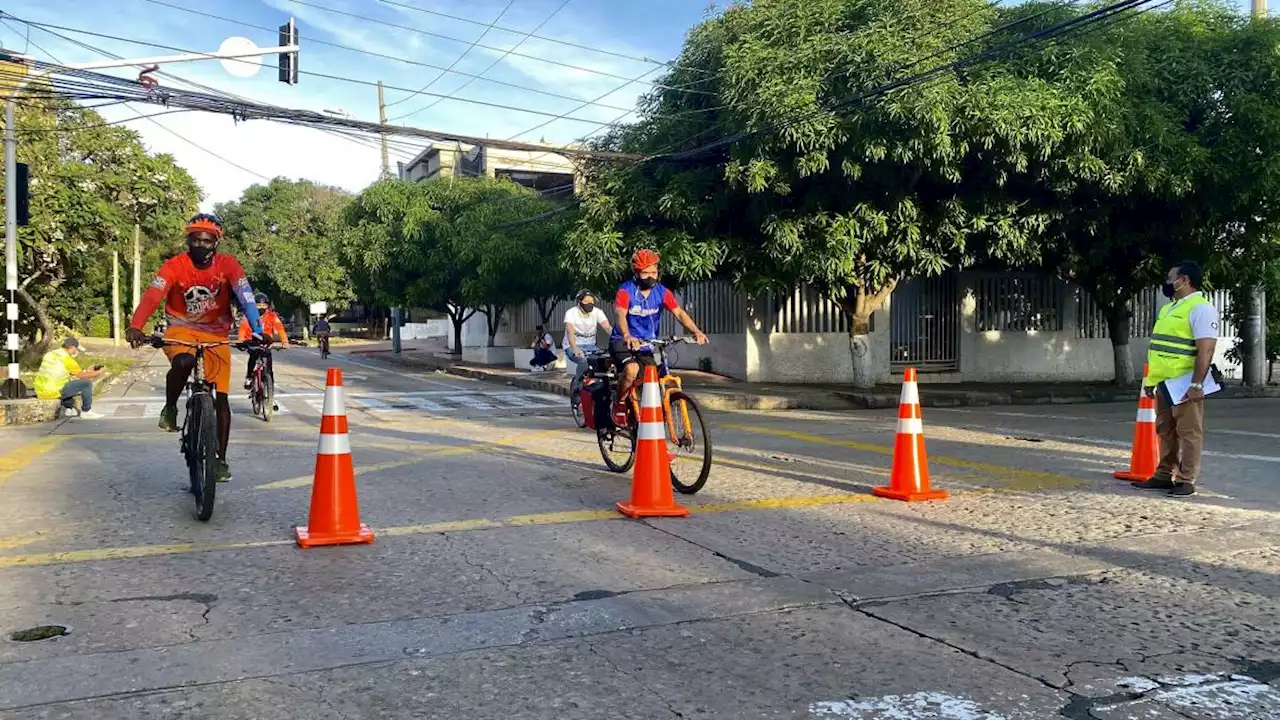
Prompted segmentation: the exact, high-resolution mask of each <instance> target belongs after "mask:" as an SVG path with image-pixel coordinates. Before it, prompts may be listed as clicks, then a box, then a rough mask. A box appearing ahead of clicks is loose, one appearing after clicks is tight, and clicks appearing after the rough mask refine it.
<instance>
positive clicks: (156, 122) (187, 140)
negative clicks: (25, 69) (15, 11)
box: [0, 13, 271, 182]
mask: <svg viewBox="0 0 1280 720" xmlns="http://www.w3.org/2000/svg"><path fill="white" fill-rule="evenodd" d="M5 15H7V13H6V14H5ZM7 16H8V17H13V16H12V15H7ZM14 19H15V20H16V19H17V18H14ZM0 22H4V20H3V17H0ZM4 26H5V27H7V28H10V29H12V27H11V26H10V25H9V23H7V22H6V23H4ZM28 27H30V25H28ZM28 41H29V42H31V41H30V38H28ZM31 45H32V46H33V47H35V48H36V49H37V50H39V51H40V52H42V53H44V54H45V55H48V56H49V57H51V58H53V59H54V60H55V61H58V62H59V63H61V61H59V60H58V58H57V57H56V56H54V54H53V53H51V52H49V51H48V50H45V49H44V48H42V47H40V46H39V45H37V44H36V43H35V42H31ZM121 101H122V102H124V103H125V107H126V108H128V110H129V112H131V113H133V114H135V115H137V116H138V117H137V118H131V119H135V120H146V121H147V122H149V123H151V124H152V125H155V126H156V127H158V128H160V129H161V130H164V131H165V132H167V133H169V134H170V135H172V136H174V137H176V138H178V139H179V140H181V141H183V142H185V143H187V144H188V145H190V146H191V147H194V148H196V149H197V150H200V151H202V152H205V153H207V154H209V155H212V156H213V157H215V158H217V159H219V160H221V161H222V162H224V163H226V164H228V165H230V166H231V167H234V168H237V169H239V170H242V171H244V172H247V173H249V174H250V175H253V176H254V177H258V178H262V179H263V180H266V181H268V182H270V181H271V178H269V177H267V176H266V175H263V174H262V173H259V172H256V171H254V170H250V169H249V168H247V167H245V166H243V165H241V164H240V163H237V162H235V161H234V160H231V159H230V158H227V157H224V156H222V155H219V154H218V153H216V152H214V151H212V150H210V149H209V148H207V147H205V146H203V145H201V144H199V143H197V142H196V141H194V140H192V139H191V138H189V137H187V136H185V135H183V134H181V133H179V132H177V131H176V130H173V129H172V128H169V127H168V126H166V125H164V124H163V123H161V122H160V121H159V120H156V119H155V118H154V117H152V116H149V115H146V114H145V113H141V112H138V111H137V110H136V109H134V108H132V107H130V106H129V105H128V101H127V100H124V99H123V98H121Z"/></svg>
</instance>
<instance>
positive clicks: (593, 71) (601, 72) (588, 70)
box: [289, 0, 711, 95]
mask: <svg viewBox="0 0 1280 720" xmlns="http://www.w3.org/2000/svg"><path fill="white" fill-rule="evenodd" d="M289 2H292V3H296V4H298V5H302V6H304V7H310V8H315V9H316V10H323V11H324V12H329V13H334V14H337V15H343V16H346V17H349V18H353V19H356V20H363V21H364V22H369V23H374V24H377V25H384V26H386V27H393V28H396V29H397V30H404V31H406V32H411V33H417V34H419V35H425V36H427V37H434V38H440V39H441V40H449V41H451V42H456V43H462V44H463V45H469V44H471V43H470V41H468V40H460V39H458V38H455V37H450V36H448V35H441V34H440V33H434V32H431V31H429V30H423V29H421V28H415V27H412V26H409V25H399V24H397V23H393V22H388V21H386V20H379V19H377V18H371V17H369V16H367V15H360V14H359V13H353V12H347V11H346V10H339V9H337V8H331V7H325V6H324V5H316V4H315V3H311V2H307V1H306V0H289ZM476 47H478V48H481V49H484V50H489V51H492V52H496V53H501V52H506V51H505V50H504V49H503V48H499V47H493V46H491V45H480V44H479V43H477V44H476ZM511 54H512V55H514V56H516V57H522V58H525V59H526V60H535V61H537V62H541V63H547V64H548V65H558V66H560V67H564V68H569V69H571V70H578V71H580V72H585V73H590V74H592V75H600V76H603V77H611V78H614V79H617V80H626V79H627V77H626V76H624V75H617V74H614V73H611V72H606V71H604V70H597V69H595V68H589V67H582V66H581V65H574V64H572V63H565V62H560V61H559V60H551V59H549V58H544V57H538V56H536V55H528V54H525V53H518V52H513V53H511ZM645 84H647V85H652V86H653V87H660V88H664V89H667V90H678V91H680V92H688V93H694V94H701V95H710V94H711V93H707V92H705V91H702V90H687V89H683V88H680V87H678V86H672V85H663V84H662V83H657V82H647V83H645Z"/></svg>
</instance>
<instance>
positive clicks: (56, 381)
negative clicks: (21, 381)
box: [35, 348, 80, 400]
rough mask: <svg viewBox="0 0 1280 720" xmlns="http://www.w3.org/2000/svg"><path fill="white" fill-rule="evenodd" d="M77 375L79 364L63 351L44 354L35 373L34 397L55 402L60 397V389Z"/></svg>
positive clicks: (60, 349) (59, 349) (61, 349)
mask: <svg viewBox="0 0 1280 720" xmlns="http://www.w3.org/2000/svg"><path fill="white" fill-rule="evenodd" d="M79 374H80V364H79V363H77V362H76V361H75V360H74V359H73V358H72V357H71V353H69V352H67V351H66V350H65V349H63V348H58V349H57V350H51V351H49V352H47V353H45V355H44V359H43V360H41V361H40V370H39V371H37V372H36V381H35V390H36V397H38V398H40V399H41V400H57V399H58V398H59V397H61V396H62V387H63V386H64V385H66V384H67V383H68V382H70V381H71V376H72V375H79Z"/></svg>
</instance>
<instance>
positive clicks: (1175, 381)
mask: <svg viewBox="0 0 1280 720" xmlns="http://www.w3.org/2000/svg"><path fill="white" fill-rule="evenodd" d="M1193 375H1195V371H1194V370H1192V371H1191V372H1189V373H1187V374H1186V375H1179V376H1178V377H1176V378H1169V379H1168V380H1164V381H1162V382H1161V383H1160V384H1159V385H1158V386H1157V388H1158V389H1159V391H1160V394H1161V395H1162V396H1163V398H1164V401H1165V403H1166V404H1168V405H1169V406H1173V405H1181V404H1182V402H1183V400H1182V399H1183V398H1184V397H1186V395H1187V391H1188V390H1190V389H1191V377H1192V376H1193ZM1221 391H1222V372H1221V371H1219V370H1218V366H1217V365H1210V366H1209V374H1208V375H1205V377H1204V396H1205V397H1209V396H1210V395H1213V394H1214V393H1217V392H1221Z"/></svg>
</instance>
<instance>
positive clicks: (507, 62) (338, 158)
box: [0, 0, 707, 206]
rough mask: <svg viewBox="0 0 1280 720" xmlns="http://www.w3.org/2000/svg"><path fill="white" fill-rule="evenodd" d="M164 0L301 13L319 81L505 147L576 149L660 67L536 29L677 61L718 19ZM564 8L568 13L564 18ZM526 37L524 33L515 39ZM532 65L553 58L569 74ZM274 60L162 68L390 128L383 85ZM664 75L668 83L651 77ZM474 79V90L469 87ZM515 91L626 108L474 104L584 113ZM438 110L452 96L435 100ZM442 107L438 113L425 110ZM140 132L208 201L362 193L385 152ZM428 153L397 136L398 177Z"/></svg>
mask: <svg viewBox="0 0 1280 720" xmlns="http://www.w3.org/2000/svg"><path fill="white" fill-rule="evenodd" d="M163 1H164V2H166V3H168V4H170V5H177V6H180V7H185V8H189V9H193V10H199V11H201V12H205V13H208V14H212V15H220V16H224V17H226V18H229V19H233V20H236V21H241V22H243V23H248V24H250V25H258V26H262V27H268V28H275V27H277V26H279V25H281V24H283V23H284V22H285V21H287V20H288V19H289V17H293V18H295V19H296V21H297V23H298V26H299V32H300V34H301V38H302V40H301V44H302V48H303V50H302V57H301V63H300V67H301V68H302V69H303V70H304V72H305V71H312V72H317V73H324V74H327V75H333V76H339V77H345V78H351V79H354V80H358V81H362V82H365V83H372V82H374V81H377V80H381V81H383V83H384V84H385V85H386V86H387V91H386V101H387V104H388V106H389V107H388V117H389V118H396V117H398V116H402V115H407V114H409V113H413V114H411V115H408V117H403V118H402V119H400V120H396V121H395V122H396V123H398V124H407V125H413V126H416V127H421V128H429V129H436V130H443V131H447V132H455V133H462V134H468V135H477V136H490V137H495V138H499V137H500V138H507V137H512V136H515V135H517V134H520V133H524V134H520V135H519V137H520V139H523V140H529V141H539V140H543V139H545V140H546V141H547V142H549V143H565V142H570V141H573V140H575V139H578V138H580V137H582V136H584V135H586V134H589V133H592V132H596V131H598V130H599V129H600V127H601V125H600V123H606V122H611V121H614V120H615V119H616V118H618V116H620V115H622V114H623V112H624V111H625V110H626V109H629V108H631V107H633V106H634V103H635V101H636V98H637V96H638V95H639V94H641V93H642V92H644V91H645V90H647V89H648V88H649V86H648V85H647V84H645V83H643V82H632V83H628V82H627V80H626V79H619V78H618V77H611V76H621V77H622V78H627V79H630V78H635V77H637V76H640V75H642V74H644V73H645V72H646V71H649V70H656V69H657V67H658V66H657V65H655V64H654V63H649V62H643V61H638V60H630V59H624V58H620V57H617V56H614V55H608V54H604V53H599V52H593V51H591V50H585V49H581V48H577V47H572V46H569V45H564V44H560V43H556V42H552V41H548V40H542V39H537V38H530V37H527V35H526V34H525V33H528V32H530V31H532V30H533V29H534V28H535V27H537V26H538V25H539V24H541V23H543V22H544V21H545V25H543V26H542V28H541V29H540V30H538V32H537V35H540V36H545V37H548V38H553V39H555V40H564V41H567V42H570V43H575V44H578V45H582V46H587V47H591V48H599V49H603V50H608V51H611V52H614V53H620V54H623V55H629V56H635V57H648V58H654V59H658V60H668V59H670V58H672V57H674V56H675V55H676V53H678V52H679V49H680V46H681V43H682V40H683V37H684V33H685V32H686V31H687V30H688V28H690V27H691V26H692V25H694V24H696V23H697V22H698V21H699V20H700V19H701V18H702V17H703V15H704V13H705V12H706V10H707V5H706V4H704V3H701V2H697V1H696V0H647V1H646V2H643V3H632V2H621V1H618V0H569V2H568V3H565V2H564V0H510V1H509V0H471V1H470V2H460V1H457V0H394V2H396V3H399V4H400V5H410V6H413V7H417V8H425V9H429V10H433V11H436V12H439V13H445V14H449V15H454V16H457V17H461V18H467V19H471V20H472V21H473V22H471V23H468V22H461V21H458V20H452V19H448V18H445V17H441V16H438V15H431V14H426V13H423V12H419V11H415V10H413V9H410V8H405V7H400V6H397V5H392V4H388V3H384V2H380V1H379V0H302V2H305V3H306V5H304V4H300V3H299V2H294V1H293V0H163ZM104 4H109V5H110V6H111V7H110V11H108V12H103V5H104ZM308 5H310V6H320V7H326V8H333V9H337V10H342V11H344V12H348V13H352V14H355V15H360V16H364V17H367V18H370V19H373V20H382V21H385V22H388V23H393V24H395V25H400V26H404V27H406V28H415V29H419V30H422V31H425V32H429V33H434V34H436V35H439V36H446V37H449V38H457V39H458V40H462V41H465V42H456V41H452V40H447V39H444V38H442V37H434V36H430V35H427V34H424V33H420V32H413V31H410V30H406V29H398V28H393V27H388V26H386V25H380V24H377V23H374V22H370V21H367V20H361V19H356V18H353V17H350V16H344V15H341V14H338V13H333V12H326V11H325V10H321V9H317V7H308ZM562 5H563V7H561V6H562ZM557 8H560V9H559V11H558V12H555V14H554V16H553V15H552V13H553V12H554V11H556V10H557ZM7 9H8V12H10V13H11V14H13V15H16V16H17V17H20V18H22V19H26V20H32V21H35V22H44V23H53V24H57V25H62V26H66V27H74V28H81V29H90V30H93V31H94V32H97V33H102V34H106V35H115V36H119V37H122V38H132V39H136V40H139V41H146V42H155V43H161V44H164V45H171V46H176V47H182V48H187V49H192V50H198V51H212V50H215V49H216V48H217V47H218V45H219V44H220V43H221V42H222V41H223V40H224V39H225V38H226V37H229V36H233V35H239V36H244V37H247V38H249V39H250V40H252V41H254V42H255V43H256V44H258V45H259V46H261V47H268V46H273V45H275V44H276V37H275V33H274V32H264V31H262V30H258V29H254V28H251V27H247V26H245V25H238V24H234V23H228V22H223V21H220V20H213V19H209V18H206V17H200V16H197V15H194V14H191V13H187V12H183V11H181V10H178V9H174V8H170V7H164V6H162V5H158V4H154V3H151V2H147V0H107V2H104V3H100V2H94V1H93V0H88V1H85V0H77V1H70V0H40V2H35V1H33V0H24V1H22V2H17V3H15V4H11V5H9V6H8V8H7ZM504 10H505V12H504ZM548 18H550V19H549V20H548ZM495 20H496V23H494V24H495V27H494V29H489V30H488V31H487V32H486V27H485V25H487V24H488V23H493V22H494V21H495ZM8 22H9V24H10V25H11V26H13V28H14V29H10V28H9V27H4V26H0V42H3V44H4V45H5V46H6V47H8V48H11V49H17V50H19V51H24V50H25V51H27V52H29V53H31V54H33V55H35V56H37V57H39V58H41V59H50V58H49V54H52V55H53V56H55V57H56V58H58V59H59V60H60V61H62V62H68V63H70V62H82V61H87V60H98V59H102V56H100V55H97V54H96V53H94V52H93V51H91V50H88V49H85V48H81V47H77V46H75V45H72V44H70V43H67V42H65V41H63V40H61V39H58V38H55V37H53V36H51V35H49V34H47V33H45V32H43V31H40V30H32V32H31V37H30V40H31V41H32V42H33V43H35V44H37V45H39V46H40V47H41V48H43V51H42V50H41V49H38V48H36V47H35V46H34V45H32V46H30V48H29V49H28V45H27V38H26V37H25V36H24V35H22V34H20V33H18V32H15V31H14V30H15V29H20V28H21V25H19V24H15V23H14V22H13V21H8ZM476 23H480V24H476ZM500 28H501V29H500ZM513 30H514V31H516V32H511V31H513ZM63 34H66V35H69V36H71V37H77V38H79V39H81V40H83V41H85V42H87V43H89V44H91V45H94V46H96V47H99V48H102V49H105V50H108V51H111V52H113V53H116V54H118V55H124V56H127V57H139V56H146V55H165V54H172V53H171V51H168V50H163V49H158V48H155V47H149V46H147V45H145V44H140V43H130V42H121V41H116V40H107V39H103V38H95V37H88V36H82V35H76V34H74V33H63ZM482 35H483V38H482ZM481 38H482V39H481ZM314 40H324V41H328V42H332V43H337V44H340V45H346V46H350V47H355V48H361V49H364V50H369V51H372V52H376V53H382V54H384V55H390V56H393V57H397V58H403V59H407V60H412V61H415V62H419V63H426V64H432V65H436V66H440V67H442V68H443V67H449V66H451V65H453V66H454V67H453V69H454V70H457V71H461V72H463V73H470V74H473V75H474V74H483V78H487V79H492V80H498V81H502V82H504V83H509V85H499V84H495V83H491V82H486V80H485V79H472V78H470V77H468V76H466V75H461V74H455V73H445V74H441V72H440V71H439V70H436V69H431V68H428V67H422V66H415V65H411V64H408V63H404V62H398V61H396V60H391V59H386V58H379V57H373V56H370V55H365V54H360V53H354V52H349V51H346V50H341V49H337V48H333V47H329V46H325V45H321V44H319V43H316V42H309V41H314ZM477 40H479V44H480V45H486V46H489V47H490V48H493V49H484V48H480V47H477V48H473V49H472V50H470V52H467V53H466V55H465V56H464V55H463V53H464V51H466V50H467V48H468V43H470V42H473V41H477ZM517 43H520V44H519V46H518V47H516V48H515V53H516V54H512V55H508V56H506V57H503V52H501V51H505V50H507V49H510V48H513V47H515V46H516V44H517ZM521 55H524V56H531V57H522V56H521ZM532 58H547V59H551V60H555V61H557V62H559V63H564V65H556V64H551V63H546V62H540V61H538V60H536V59H532ZM267 61H268V62H270V63H272V65H273V67H270V68H262V69H261V70H260V71H259V72H258V74H257V75H256V76H255V77H253V78H250V79H243V78H237V77H234V76H232V75H230V74H228V73H227V72H226V71H225V70H224V69H223V68H222V67H221V66H220V65H219V63H217V62H216V61H214V62H207V61H206V62H197V63H189V64H174V65H168V66H165V67H164V68H162V69H163V70H166V71H168V72H171V73H173V74H175V75H179V76H181V77H183V78H186V79H190V80H193V81H196V82H200V83H203V84H205V85H210V86H213V87H216V88H219V89H221V90H225V91H228V92H233V93H235V94H238V95H243V96H247V97H250V98H254V99H257V100H262V101H266V102H271V103H274V104H278V105H284V106H288V107H296V108H307V109H311V110H324V109H336V108H341V109H345V110H347V111H349V112H350V113H352V114H353V115H355V116H356V117H358V118H360V119H362V120H369V121H376V120H377V117H378V112H377V91H376V89H375V88H374V87H372V86H370V85H365V84H359V83H353V82H344V81H340V80H334V79H326V78H320V77H316V76H311V75H306V74H304V75H303V76H302V78H301V80H300V82H299V84H297V85H295V86H288V85H284V84H281V83H279V82H277V80H276V71H275V68H274V63H275V57H274V56H272V57H270V58H267ZM455 63H456V65H455ZM495 63H496V64H495ZM566 65H572V66H576V67H578V68H583V69H574V68H570V67H566ZM591 71H596V72H595V73H593V72H591ZM108 72H112V73H113V74H117V75H122V76H128V75H132V74H135V73H136V71H134V72H130V71H125V70H120V71H108ZM597 73H607V75H603V74H597ZM657 74H659V73H657V72H655V73H653V75H650V78H652V77H653V76H656V75H657ZM468 81H470V83H469V84H466V83H468ZM161 83H162V84H165V85H173V86H175V87H182V86H181V85H180V84H178V83H175V82H173V81H170V80H167V79H164V78H161ZM464 84H466V85H465V87H463V86H464ZM428 85H430V87H429V88H428V89H427V92H428V93H435V94H436V95H429V94H422V95H416V96H415V95H413V94H412V92H411V91H412V90H417V89H420V88H423V87H424V86H428ZM512 85H514V86H520V87H524V88H530V89H532V90H542V91H544V92H548V93H554V94H557V95H563V96H568V97H572V98H578V99H580V100H595V99H596V98H599V97H600V96H602V95H604V96H606V97H603V98H600V100H599V102H600V103H601V104H604V105H610V106H615V108H621V109H622V110H619V109H610V108H605V107H600V106H596V105H592V106H588V107H586V108H583V109H581V110H578V111H576V112H574V113H573V116H574V117H577V118H581V119H582V121H575V120H571V119H564V120H556V121H554V122H552V123H551V124H549V125H547V126H546V127H544V128H540V129H537V130H534V131H532V132H525V131H529V130H531V129H532V128H533V127H534V126H536V125H539V124H541V123H543V122H544V121H546V120H548V119H550V118H549V117H547V116H541V115H537V114H534V113H532V112H521V111H519V110H504V109H499V108H496V107H492V106H485V105H481V104H477V103H472V102H466V100H478V101H484V102H488V103H494V104H497V105H506V106H511V107H516V108H525V109H528V110H532V111H540V112H545V113H551V114H553V115H559V114H561V113H566V112H568V111H570V110H573V108H574V107H576V106H577V105H578V104H580V103H579V102H575V101H574V100H570V99H566V98H560V97H551V96H548V95H545V94H539V93H537V92H532V91H530V90H524V89H519V88H517V87H512ZM455 92H456V94H457V95H456V98H450V99H445V100H440V98H439V97H438V95H449V94H451V93H455ZM437 100H440V102H438V103H437V104H434V105H432V104H433V103H436V101H437ZM427 106H431V107H430V108H429V109H426V110H423V108H426V107H427ZM134 107H135V108H136V109H137V110H138V111H141V112H143V113H149V112H155V111H157V110H159V108H155V107H153V106H142V105H135V106H134ZM415 111H417V112H415ZM101 112H102V113H103V115H104V116H106V117H107V118H108V119H110V120H122V119H124V118H128V117H136V114H135V113H133V112H132V111H130V110H128V109H125V108H120V107H112V108H103V109H102V111H101ZM157 123H159V125H157ZM128 125H129V126H130V127H132V128H134V129H136V130H137V131H138V132H139V133H141V134H142V136H143V138H144V140H145V142H146V143H147V144H148V145H149V146H150V147H152V148H153V149H154V150H157V151H162V152H169V153H172V154H174V155H175V156H177V158H178V159H179V161H180V162H181V163H182V164H183V165H184V166H185V167H187V168H188V169H189V170H191V172H192V173H193V175H195V177H196V179H197V180H199V181H200V183H201V185H202V187H204V189H205V192H206V194H207V195H208V198H207V199H206V203H205V204H206V206H209V205H211V204H212V203H213V202H217V201H224V200H228V199H234V198H235V197H238V196H239V194H240V191H241V190H243V189H244V188H245V187H247V186H248V185H251V184H253V183H255V182H262V178H261V177H259V175H261V176H266V177H273V176H276V175H285V176H288V177H305V178H309V179H312V180H316V181H319V182H325V183H329V184H334V185H339V186H342V187H346V188H348V189H350V190H359V189H360V188H361V187H363V186H364V185H366V184H367V183H369V182H371V181H372V180H373V179H374V178H375V177H376V175H377V172H378V166H379V158H378V151H377V150H376V149H375V148H372V147H368V146H365V145H361V144H357V143H352V142H349V141H347V140H344V139H341V138H337V137H333V136H331V135H327V134H323V133H320V132H317V131H314V130H309V129H304V128H296V127H292V126H285V125H278V124H273V123H266V122H263V121H254V122H250V123H242V124H236V123H234V122H232V121H231V120H230V119H229V118H225V117H218V116H212V115H206V114H196V113H191V114H178V115H168V116H165V117H163V118H159V119H157V120H156V121H155V122H150V121H145V120H139V121H136V122H129V123H128ZM161 125H162V126H163V127H164V128H168V129H169V130H170V131H172V132H176V133H178V134H180V135H182V136H184V137H185V138H187V139H189V140H191V141H194V142H195V143H197V144H199V145H201V146H203V147H204V148H206V149H208V150H210V151H213V152H214V153H217V154H218V155H221V156H223V157H225V158H226V159H228V160H230V161H231V163H234V165H233V164H231V163H227V162H223V161H222V160H219V159H218V158H216V157H214V156H213V155H211V154H210V153H207V152H205V151H203V150H200V149H197V148H196V147H194V146H192V145H191V144H189V143H187V142H184V141H183V140H181V139H179V138H178V137H176V136H174V135H173V134H172V133H171V132H168V131H166V130H165V129H162V127H161ZM421 144H422V143H421V142H420V141H416V140H414V141H412V142H410V141H409V140H408V139H401V140H400V141H399V142H397V144H396V145H395V146H394V147H393V152H392V164H393V168H394V162H395V160H396V159H401V160H407V159H408V158H409V157H411V156H412V155H413V154H415V150H416V149H420V146H421ZM236 165H239V166H242V168H243V169H241V168H240V167H236Z"/></svg>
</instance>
